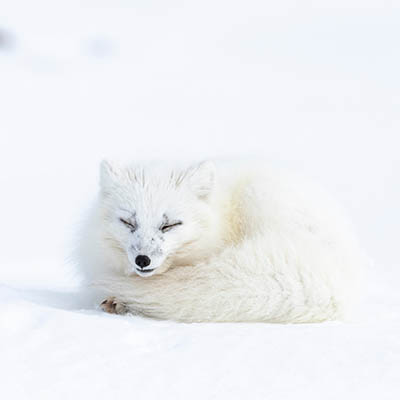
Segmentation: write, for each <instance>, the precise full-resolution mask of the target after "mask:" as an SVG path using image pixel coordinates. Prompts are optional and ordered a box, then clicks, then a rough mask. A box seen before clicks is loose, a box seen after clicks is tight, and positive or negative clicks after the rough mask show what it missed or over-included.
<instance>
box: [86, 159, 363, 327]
mask: <svg viewBox="0 0 400 400" xmlns="http://www.w3.org/2000/svg"><path fill="white" fill-rule="evenodd" d="M78 264H79V268H80V270H81V271H82V272H83V274H84V276H85V278H86V282H87V283H88V284H90V285H91V286H93V285H94V286H96V287H98V288H100V289H101V290H102V293H104V298H103V299H101V300H104V301H103V302H102V303H101V307H102V308H103V309H104V310H105V311H107V312H111V313H121V314H122V313H126V312H128V313H132V314H135V315H143V316H148V317H153V318H158V319H171V320H176V321H184V322H202V321H221V322H222V321H265V322H279V323H299V322H316V321H324V320H334V319H343V318H347V316H348V314H349V312H350V311H351V310H352V307H353V306H354V304H355V303H356V302H357V299H358V297H359V282H360V272H361V271H362V268H363V266H364V264H365V257H364V254H363V252H362V251H361V249H360V247H359V245H358V241H357V239H356V237H355V236H354V234H353V232H352V229H351V226H350V224H349V223H348V222H347V221H346V220H345V219H344V218H343V217H342V216H341V213H340V211H339V210H338V208H337V207H336V206H335V204H334V203H332V202H331V201H330V200H329V198H328V197H327V196H325V195H324V194H323V193H322V192H320V191H319V190H318V189H316V188H314V187H313V186H312V185H311V184H309V183H308V182H306V181H305V180H303V179H301V178H299V177H297V176H292V175H291V174H288V173H286V172H282V171H277V170H275V169H271V168H269V167H268V166H266V165H264V164H263V163H258V164H255V163H252V164H251V165H250V164H243V163H242V164H234V163H231V164H223V163H220V164H218V163H213V162H211V161H205V162H202V163H199V164H196V165H193V166H190V167H185V168H183V167H170V166H168V165H166V164H163V163H155V164H154V163H153V164H149V165H121V164H116V163H111V162H107V161H103V162H102V164H101V171H100V191H99V195H98V199H97V201H96V203H95V205H94V207H93V209H92V211H91V213H90V215H89V218H88V219H87V221H86V223H85V225H84V229H83V230H82V234H81V237H80V244H79V251H78Z"/></svg>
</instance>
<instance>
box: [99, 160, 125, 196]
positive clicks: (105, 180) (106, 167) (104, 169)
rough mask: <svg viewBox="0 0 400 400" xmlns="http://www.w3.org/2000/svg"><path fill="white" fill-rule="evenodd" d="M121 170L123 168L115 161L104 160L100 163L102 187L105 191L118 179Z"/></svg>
mask: <svg viewBox="0 0 400 400" xmlns="http://www.w3.org/2000/svg"><path fill="white" fill-rule="evenodd" d="M120 171H121V168H120V167H119V166H118V165H117V164H116V163H114V162H111V161H108V160H103V161H102V162H101V163H100V187H101V190H102V191H103V193H106V192H107V191H108V189H109V188H110V186H111V185H112V184H113V183H114V182H115V181H116V180H117V178H118V176H119V175H120Z"/></svg>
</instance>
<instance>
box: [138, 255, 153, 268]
mask: <svg viewBox="0 0 400 400" xmlns="http://www.w3.org/2000/svg"><path fill="white" fill-rule="evenodd" d="M150 262H151V260H150V258H149V257H147V256H142V255H140V256H137V257H136V258H135V263H136V264H137V265H139V267H140V268H144V267H147V266H148V265H150Z"/></svg>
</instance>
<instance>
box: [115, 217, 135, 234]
mask: <svg viewBox="0 0 400 400" xmlns="http://www.w3.org/2000/svg"><path fill="white" fill-rule="evenodd" d="M119 220H120V221H121V222H122V223H123V224H125V225H126V226H127V227H128V228H129V229H130V230H132V231H134V230H135V229H136V226H135V225H134V224H133V223H132V222H129V221H127V220H126V219H123V218H120V219H119Z"/></svg>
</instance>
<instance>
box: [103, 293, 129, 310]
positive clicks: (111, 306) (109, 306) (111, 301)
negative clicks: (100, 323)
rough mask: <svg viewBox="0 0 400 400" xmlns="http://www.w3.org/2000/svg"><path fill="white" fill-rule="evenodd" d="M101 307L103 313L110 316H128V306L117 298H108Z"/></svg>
mask: <svg viewBox="0 0 400 400" xmlns="http://www.w3.org/2000/svg"><path fill="white" fill-rule="evenodd" d="M100 307H101V309H102V310H103V311H105V312H107V313H109V314H126V313H127V312H128V309H127V307H126V305H125V304H124V303H122V302H120V301H119V300H117V299H116V298H115V297H107V298H106V299H105V300H104V301H103V302H102V303H101V304H100Z"/></svg>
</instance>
